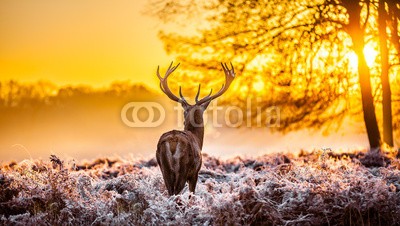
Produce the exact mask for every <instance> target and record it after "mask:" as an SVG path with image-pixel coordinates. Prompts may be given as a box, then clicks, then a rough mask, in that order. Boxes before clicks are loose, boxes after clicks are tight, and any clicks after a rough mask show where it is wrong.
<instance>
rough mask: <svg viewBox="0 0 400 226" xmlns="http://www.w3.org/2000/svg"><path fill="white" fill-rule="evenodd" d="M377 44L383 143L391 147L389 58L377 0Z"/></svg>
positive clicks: (382, 9)
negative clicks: (379, 67)
mask: <svg viewBox="0 0 400 226" xmlns="http://www.w3.org/2000/svg"><path fill="white" fill-rule="evenodd" d="M378 13H379V16H378V26H379V44H380V55H381V82H382V113H383V118H382V119H383V141H384V142H385V143H386V144H388V145H389V146H390V147H393V124H392V92H391V90H390V83H389V56H388V47H387V33H386V17H387V13H386V10H385V1H384V0H379V8H378Z"/></svg>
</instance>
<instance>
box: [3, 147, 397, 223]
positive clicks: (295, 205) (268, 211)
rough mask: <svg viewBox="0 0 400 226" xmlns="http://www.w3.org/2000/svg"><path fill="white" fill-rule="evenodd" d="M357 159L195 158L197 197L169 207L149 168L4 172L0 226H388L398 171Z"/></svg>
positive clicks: (66, 166) (116, 165)
mask: <svg viewBox="0 0 400 226" xmlns="http://www.w3.org/2000/svg"><path fill="white" fill-rule="evenodd" d="M392 154H393V153H392ZM363 156H364V154H363V153H362V152H361V153H353V154H347V155H345V154H340V155H338V154H334V153H331V152H327V151H316V152H314V153H313V154H311V153H304V152H302V153H300V154H299V155H298V156H295V155H290V154H288V155H283V154H274V155H265V156H262V157H258V158H254V159H249V158H239V157H237V158H234V159H230V160H221V159H218V158H214V157H210V156H208V155H204V156H203V166H202V170H201V171H200V175H199V182H198V184H197V189H196V194H195V195H190V194H189V192H188V188H187V187H186V188H185V189H184V190H183V192H182V193H181V195H177V196H172V197H169V196H168V195H167V191H166V188H165V186H164V183H163V179H162V176H161V172H160V169H159V168H158V166H157V163H156V161H155V159H151V160H138V161H132V160H131V161H128V160H125V159H114V160H111V159H107V158H105V159H98V160H96V161H93V162H86V163H79V164H77V163H75V162H74V161H67V160H61V159H59V158H58V157H56V156H51V157H50V160H25V161H22V162H19V163H15V162H11V163H6V164H3V165H2V166H1V168H0V224H1V225H11V224H13V225H53V224H57V225H109V224H111V225H127V224H130V225H160V224H167V223H168V224H170V225H221V224H228V225H249V224H252V225H350V224H351V225H367V224H369V225H396V224H398V222H400V193H399V192H400V161H399V159H397V158H394V157H389V158H387V159H385V161H384V162H383V166H381V167H368V168H367V167H365V166H364V165H363V164H361V162H360V159H362V157H363Z"/></svg>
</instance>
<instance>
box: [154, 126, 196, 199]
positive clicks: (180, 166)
mask: <svg viewBox="0 0 400 226" xmlns="http://www.w3.org/2000/svg"><path fill="white" fill-rule="evenodd" d="M156 157H157V162H158V165H159V166H160V168H161V172H162V174H163V178H164V182H165V185H166V187H167V190H168V194H169V195H177V194H178V193H179V192H180V191H181V190H182V189H183V188H184V187H185V183H186V181H187V182H188V183H189V190H190V191H191V192H194V190H195V187H196V183H197V175H198V174H199V171H200V167H201V163H202V159H201V148H200V144H199V141H198V138H197V137H195V135H194V134H193V133H191V132H190V131H178V130H172V131H169V132H167V133H164V134H163V135H162V136H161V138H160V141H159V142H158V144H157V153H156Z"/></svg>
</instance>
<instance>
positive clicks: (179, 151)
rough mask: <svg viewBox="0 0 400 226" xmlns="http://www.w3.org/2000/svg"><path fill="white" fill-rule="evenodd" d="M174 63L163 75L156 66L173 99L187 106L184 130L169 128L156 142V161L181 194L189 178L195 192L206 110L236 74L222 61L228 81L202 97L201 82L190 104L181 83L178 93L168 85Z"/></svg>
mask: <svg viewBox="0 0 400 226" xmlns="http://www.w3.org/2000/svg"><path fill="white" fill-rule="evenodd" d="M172 65H173V63H171V64H170V65H169V67H168V69H167V71H166V72H165V75H164V77H161V75H160V67H158V68H157V77H158V79H159V80H160V88H161V90H162V91H163V92H164V93H165V94H166V95H167V96H168V97H169V98H170V99H171V100H173V101H176V102H178V103H180V104H181V105H182V107H183V109H184V125H185V128H184V130H183V131H176V130H173V131H170V132H167V133H164V134H163V135H162V136H161V137H160V140H159V142H158V145H157V153H156V157H157V162H158V164H159V166H160V168H161V172H162V174H163V178H164V182H165V185H166V187H167V189H168V193H169V194H170V195H174V194H178V193H179V192H180V191H181V190H182V189H183V187H184V185H185V183H186V181H188V182H189V190H190V191H191V192H193V193H194V190H195V187H196V183H197V177H198V173H199V170H200V167H201V162H202V160H201V149H202V146H203V137H204V121H203V113H204V111H205V110H206V109H207V107H208V105H209V104H210V102H211V101H212V100H214V99H216V98H217V97H219V96H221V95H222V94H223V93H225V92H226V90H228V88H229V86H230V84H231V83H232V81H233V79H234V78H235V71H234V69H233V65H232V63H231V69H230V68H229V67H228V66H227V65H226V64H223V63H221V65H222V69H223V70H224V73H225V83H224V84H223V85H222V88H221V89H220V90H219V91H218V92H217V93H215V94H214V95H212V90H211V91H210V93H209V94H208V95H207V96H205V97H203V98H202V99H200V100H199V95H200V88H201V85H200V84H199V87H198V90H197V94H196V97H195V103H194V104H189V103H188V102H187V101H186V99H185V98H184V96H183V95H182V87H181V86H180V87H179V97H177V96H176V95H174V94H173V93H172V92H171V90H170V89H169V87H168V77H169V76H170V75H171V73H172V72H174V71H175V69H176V68H177V67H178V66H179V64H178V65H176V66H172Z"/></svg>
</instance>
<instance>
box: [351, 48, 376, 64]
mask: <svg viewBox="0 0 400 226" xmlns="http://www.w3.org/2000/svg"><path fill="white" fill-rule="evenodd" d="M363 53H364V57H365V60H366V61H367V65H368V67H372V66H373V65H374V64H375V60H376V57H377V56H378V54H379V53H378V50H377V49H376V48H375V47H374V46H372V45H366V46H365V47H364V50H363ZM347 57H348V59H349V61H350V66H351V67H352V68H354V69H356V68H357V66H358V57H357V55H356V54H355V53H354V52H351V53H349V54H348V55H347Z"/></svg>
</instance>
